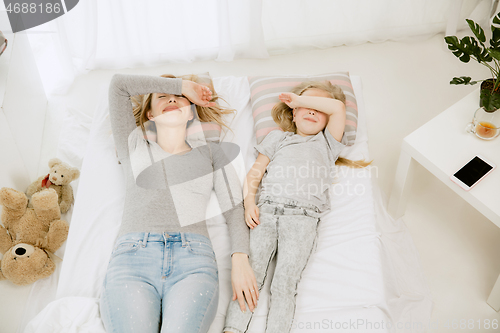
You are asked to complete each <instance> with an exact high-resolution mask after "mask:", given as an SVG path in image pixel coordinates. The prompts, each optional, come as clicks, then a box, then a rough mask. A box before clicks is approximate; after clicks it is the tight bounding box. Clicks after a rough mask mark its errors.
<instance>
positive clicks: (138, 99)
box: [130, 74, 235, 130]
mask: <svg viewBox="0 0 500 333" xmlns="http://www.w3.org/2000/svg"><path fill="white" fill-rule="evenodd" d="M160 76H161V77H165V78H172V79H175V78H181V79H183V80H189V81H193V82H196V83H200V84H203V85H205V86H207V87H209V88H210V90H211V91H212V99H211V100H210V101H211V102H217V101H218V100H219V99H221V100H224V99H223V98H221V97H219V96H218V95H217V93H216V92H215V89H214V86H213V84H212V81H211V80H203V79H201V78H200V77H198V76H197V75H182V76H175V75H171V74H163V75H160ZM130 99H131V100H132V105H133V108H134V117H135V123H136V125H137V126H141V127H142V129H143V130H144V129H145V128H144V124H145V123H147V122H148V121H149V118H148V112H149V111H151V100H152V99H153V94H145V95H136V96H132V97H131V98H130ZM195 106H196V111H197V114H198V118H199V120H200V121H201V122H214V123H217V124H218V125H219V126H221V128H222V127H225V128H227V129H229V130H231V129H230V128H229V126H227V125H226V123H225V122H224V120H223V119H222V115H224V114H229V113H233V112H235V110H234V109H229V108H226V107H222V106H220V105H219V104H216V105H215V106H210V107H205V106H199V105H195Z"/></svg>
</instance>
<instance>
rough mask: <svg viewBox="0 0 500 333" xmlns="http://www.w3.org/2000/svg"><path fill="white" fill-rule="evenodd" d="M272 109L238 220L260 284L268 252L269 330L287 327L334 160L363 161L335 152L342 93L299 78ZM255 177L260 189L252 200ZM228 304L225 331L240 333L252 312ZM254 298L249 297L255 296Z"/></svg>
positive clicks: (325, 201)
mask: <svg viewBox="0 0 500 333" xmlns="http://www.w3.org/2000/svg"><path fill="white" fill-rule="evenodd" d="M279 99H280V100H281V103H278V104H277V105H276V106H275V107H274V108H273V110H272V116H273V119H274V121H275V122H276V123H277V124H278V125H279V126H280V127H281V128H282V129H283V131H281V130H274V131H272V132H270V133H269V134H268V135H267V136H266V137H265V139H264V140H263V141H262V142H261V143H260V144H259V145H257V146H255V148H256V149H257V151H258V152H259V155H258V157H257V160H256V161H255V164H254V165H253V167H252V169H251V170H250V171H249V173H248V175H247V177H246V182H245V184H244V185H245V186H244V189H243V191H244V196H245V198H244V206H245V221H246V223H247V225H248V226H249V227H250V228H251V230H250V258H249V260H250V264H251V265H252V268H253V270H254V273H255V277H256V279H257V285H258V289H259V290H251V294H252V297H253V298H254V299H256V298H258V295H259V292H260V290H261V288H262V286H263V285H264V280H265V278H266V274H267V269H268V266H269V263H270V262H271V260H272V258H273V257H274V255H275V254H276V255H277V264H276V269H275V272H274V277H273V281H272V283H271V299H270V307H269V313H268V316H267V328H266V332H268V333H276V332H279V333H286V332H289V331H290V329H291V325H292V320H293V316H294V312H295V297H296V294H297V285H298V283H299V281H300V277H301V274H302V271H303V270H304V268H305V266H306V264H307V261H308V259H309V257H310V255H311V253H312V249H313V247H314V243H315V238H316V227H317V224H318V222H319V219H320V218H321V217H322V216H324V215H325V214H326V213H327V212H328V211H329V210H330V197H329V188H330V184H332V182H333V175H332V171H333V166H334V163H336V164H340V165H347V166H350V167H365V166H367V165H368V164H369V163H367V162H365V161H351V160H348V159H344V158H339V157H338V156H339V154H340V152H341V151H342V149H343V148H344V147H345V145H344V144H343V143H341V142H340V141H341V139H342V136H343V133H344V127H345V119H346V112H345V104H344V103H345V95H344V93H343V92H342V90H341V89H340V88H339V87H338V86H334V85H332V84H331V83H330V82H328V81H325V82H304V83H302V84H300V85H298V86H296V87H295V88H294V89H292V92H291V93H282V94H280V95H279ZM261 180H262V188H261V192H260V195H259V196H258V203H257V204H256V202H255V198H256V193H257V189H258V186H259V184H260V182H261ZM234 299H235V298H234V297H233V301H231V302H230V303H229V306H228V311H227V316H226V324H225V328H224V331H225V332H234V333H243V332H246V330H247V329H248V325H249V322H250V319H251V317H252V312H253V311H254V309H253V308H252V307H250V311H245V304H243V302H240V303H239V304H238V301H236V300H234ZM254 303H255V302H254Z"/></svg>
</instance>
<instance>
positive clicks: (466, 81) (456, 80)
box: [450, 76, 479, 85]
mask: <svg viewBox="0 0 500 333" xmlns="http://www.w3.org/2000/svg"><path fill="white" fill-rule="evenodd" d="M478 82H479V81H471V78H470V77H469V76H461V77H454V78H453V80H451V81H450V84H470V85H474V84H476V83H478Z"/></svg>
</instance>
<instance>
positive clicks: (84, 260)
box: [24, 76, 432, 333]
mask: <svg viewBox="0 0 500 333" xmlns="http://www.w3.org/2000/svg"><path fill="white" fill-rule="evenodd" d="M351 79H352V82H353V87H354V92H355V94H356V98H357V101H358V109H359V119H358V134H357V138H356V143H355V144H354V145H353V146H351V147H348V148H346V149H344V151H343V153H342V154H341V155H342V156H344V157H347V158H351V159H359V158H365V159H368V158H369V156H368V135H367V126H366V121H365V112H366V109H365V106H364V101H363V96H362V85H361V80H360V78H359V77H356V76H352V77H351ZM214 85H215V88H216V90H217V92H218V93H219V94H220V95H221V96H223V97H224V98H225V100H226V101H227V102H228V103H229V104H230V105H231V106H232V107H233V108H235V109H236V110H237V114H236V115H235V116H234V118H233V117H232V116H229V117H230V118H229V119H228V120H229V121H230V122H231V125H230V127H231V128H232V129H233V131H234V133H231V132H227V135H226V136H225V137H224V138H223V140H224V141H232V142H235V143H237V144H238V145H239V146H240V147H241V155H242V159H243V160H244V164H245V168H246V170H249V168H250V167H251V165H252V164H253V162H254V161H255V157H256V156H255V152H254V149H253V146H254V145H255V138H254V135H253V126H252V124H253V119H252V115H251V106H250V91H249V87H248V83H247V80H246V77H220V78H215V79H214ZM61 139H65V138H61ZM81 140H82V139H80V140H78V141H75V145H79V146H81ZM65 142H66V143H65V145H64V146H62V147H60V148H61V149H60V151H59V152H58V155H65V156H71V153H70V152H71V151H72V147H71V140H70V139H69V137H68V138H67V140H66V141H65ZM75 149H76V146H75ZM70 158H71V157H68V159H70ZM76 159H77V158H76ZM77 162H78V161H77ZM368 170H369V168H365V169H359V170H356V169H350V168H346V167H341V168H340V169H339V180H338V184H337V185H334V186H332V188H331V197H332V211H331V212H330V213H329V214H328V215H327V216H325V217H324V218H323V219H322V221H321V222H320V224H319V227H318V228H319V229H318V235H319V236H318V242H317V249H316V252H315V253H314V254H313V255H312V256H311V258H310V261H309V263H308V265H307V267H306V269H305V271H304V272H303V275H302V280H301V282H300V284H299V286H298V297H297V308H296V314H295V319H294V323H293V326H292V332H334V331H343V332H349V331H352V332H354V331H357V332H359V331H363V332H369V331H373V332H396V331H397V332H403V331H405V332H424V331H425V329H424V328H423V327H424V325H425V324H426V323H427V322H428V321H429V320H430V315H431V308H432V301H431V297H430V292H429V289H428V287H427V285H426V283H425V279H424V277H423V274H422V269H421V267H420V264H419V260H418V253H417V251H416V249H415V247H414V245H413V241H412V239H411V236H410V234H409V231H408V230H407V229H406V227H405V225H404V223H403V221H402V220H397V221H394V220H393V219H392V218H391V217H390V216H389V215H388V214H387V213H386V211H385V208H384V207H385V206H384V202H383V198H382V195H381V194H380V193H379V192H378V190H377V186H376V182H375V179H373V178H372V177H374V175H375V174H374V173H373V172H372V173H370V172H368ZM124 193H125V186H124V183H123V175H122V171H121V169H120V166H119V165H118V164H117V161H116V157H115V152H114V144H113V139H112V135H111V128H110V124H109V117H108V111H107V96H105V94H104V93H103V96H102V98H101V102H100V104H99V106H98V108H97V110H96V112H95V115H94V120H93V124H92V129H91V131H90V133H89V135H88V144H87V148H86V152H85V158H84V159H83V163H82V165H81V177H80V181H79V184H78V189H77V195H76V202H75V206H74V208H73V211H72V217H71V227H70V234H69V237H68V240H67V242H66V246H65V248H64V249H61V250H60V252H59V253H57V254H58V255H59V256H62V255H64V259H63V262H62V265H60V266H59V267H58V270H60V275H59V276H58V274H57V273H58V272H56V274H54V275H53V276H52V277H49V278H48V279H45V280H40V281H38V282H37V283H35V285H34V286H33V290H32V293H31V295H30V298H29V299H28V308H27V310H26V315H25V320H26V321H28V320H30V321H29V323H28V324H27V325H26V327H25V329H24V332H25V333H32V332H37V333H42V332H51V333H53V332H104V328H103V326H102V322H101V320H100V317H99V311H98V302H99V296H100V291H101V286H102V281H103V279H104V275H105V272H106V268H107V264H108V260H109V256H110V254H111V250H112V247H113V244H114V240H115V237H116V234H117V232H118V228H119V224H120V221H121V214H122V209H121V208H120V207H123V202H124ZM215 200H216V199H215V195H214V194H213V193H212V200H211V203H210V205H217V203H216V201H215ZM223 222H224V221H223V218H222V217H221V216H220V217H218V218H213V219H210V220H209V221H208V228H209V233H210V236H211V238H212V242H213V245H214V250H215V252H216V255H217V262H218V266H219V280H220V300H219V308H218V311H217V316H216V319H215V321H214V323H213V325H212V327H211V329H210V332H221V331H222V328H223V324H224V318H225V312H226V307H227V304H228V302H229V300H230V297H231V283H230V268H231V265H230V258H229V253H230V248H229V242H228V239H229V234H228V231H227V226H226V225H225V224H224V223H223ZM273 270H274V263H272V265H271V267H270V272H269V275H271V274H272V272H273ZM269 287H270V279H267V281H266V284H265V286H264V289H263V292H262V293H261V298H260V300H259V304H260V306H259V309H258V311H256V313H255V315H254V319H253V321H252V323H251V325H250V329H249V332H264V330H265V318H266V312H267V306H263V305H267V304H268V302H269ZM41 297H43V298H44V300H45V303H44V301H41ZM50 300H53V301H52V302H50V303H48V302H49V301H50ZM32 302H33V304H34V305H33V306H31V307H30V306H29V304H30V303H32ZM47 303H48V304H47ZM45 304H47V306H45V307H44V308H43V310H42V311H41V309H42V306H44V305H45ZM39 311H40V312H39ZM35 312H36V313H38V312H39V313H38V314H37V315H36V316H35V317H34V318H33V319H31V318H32V317H33V316H34V314H35ZM388 321H390V322H392V323H394V327H392V328H391V327H390V326H388V325H387V323H388ZM397 328H402V329H397Z"/></svg>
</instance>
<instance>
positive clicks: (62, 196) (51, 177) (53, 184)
mask: <svg viewBox="0 0 500 333" xmlns="http://www.w3.org/2000/svg"><path fill="white" fill-rule="evenodd" d="M49 168H50V172H49V174H48V175H46V176H42V177H40V178H38V179H37V180H36V181H34V182H33V183H32V184H31V185H30V186H28V189H27V190H26V195H27V196H28V198H29V199H30V201H29V204H28V207H30V208H32V207H33V206H32V203H31V196H32V195H33V194H35V193H37V192H40V191H41V190H43V189H44V188H53V189H54V190H55V191H56V192H57V195H58V196H59V207H60V209H61V213H63V214H64V213H66V212H67V211H68V210H69V208H70V207H71V204H72V203H73V201H74V197H73V188H72V187H71V185H70V184H69V183H71V182H72V181H73V180H75V179H77V178H78V177H80V171H78V169H77V168H73V167H71V166H69V165H68V164H66V163H63V162H62V161H61V160H60V159H58V158H53V159H51V160H50V161H49Z"/></svg>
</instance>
